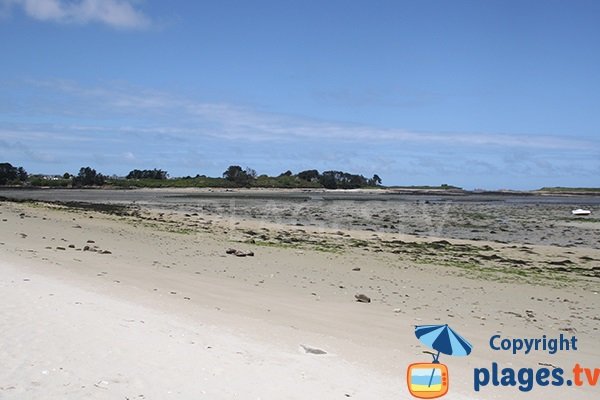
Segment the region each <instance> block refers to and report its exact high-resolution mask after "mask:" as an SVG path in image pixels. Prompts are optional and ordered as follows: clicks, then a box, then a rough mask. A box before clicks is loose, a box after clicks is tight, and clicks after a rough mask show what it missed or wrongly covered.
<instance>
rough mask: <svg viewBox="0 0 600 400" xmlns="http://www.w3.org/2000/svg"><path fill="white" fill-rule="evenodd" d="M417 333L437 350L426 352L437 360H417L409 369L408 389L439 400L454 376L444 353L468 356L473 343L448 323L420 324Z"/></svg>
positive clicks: (418, 395) (416, 395)
mask: <svg viewBox="0 0 600 400" xmlns="http://www.w3.org/2000/svg"><path fill="white" fill-rule="evenodd" d="M415 335H416V336H417V339H419V340H420V341H421V343H423V344H424V345H426V346H427V347H429V348H431V349H433V350H435V351H437V353H434V352H430V351H426V352H425V353H428V354H431V355H432V356H433V361H432V362H430V363H428V362H421V363H414V364H410V365H409V366H408V370H407V371H406V383H407V385H408V391H409V392H410V394H411V395H412V396H413V397H417V398H419V399H435V398H437V397H442V396H444V395H445V394H446V393H448V388H449V387H450V376H449V375H448V367H447V366H446V365H444V364H441V363H440V361H439V358H440V353H442V354H447V355H451V356H468V355H469V354H470V353H471V350H472V349H473V346H472V345H471V344H470V343H469V342H467V340H466V339H465V338H463V337H462V336H460V335H459V334H458V333H456V332H455V331H454V330H453V329H452V328H450V327H449V326H448V324H446V325H417V326H415Z"/></svg>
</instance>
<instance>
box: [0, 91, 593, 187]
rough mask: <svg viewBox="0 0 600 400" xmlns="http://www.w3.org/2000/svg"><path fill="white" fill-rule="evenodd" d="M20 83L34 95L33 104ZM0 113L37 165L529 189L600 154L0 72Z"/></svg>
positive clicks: (9, 135) (577, 170)
mask: <svg viewBox="0 0 600 400" xmlns="http://www.w3.org/2000/svg"><path fill="white" fill-rule="evenodd" d="M22 93H35V97H34V98H35V102H34V101H32V100H31V99H32V96H29V95H27V96H25V97H23V95H22ZM0 115H2V118H1V119H0V159H4V160H15V158H16V160H17V161H18V160H24V161H23V162H21V164H23V165H25V166H29V165H30V164H31V163H32V162H36V163H37V166H36V165H35V164H34V167H35V168H36V169H37V170H39V171H46V169H54V168H60V169H64V170H66V171H72V170H75V169H77V168H79V167H80V166H82V165H87V164H89V163H94V165H95V166H96V167H98V168H101V169H102V171H103V172H105V173H119V174H124V173H127V171H128V170H130V169H133V168H140V167H144V168H153V167H160V168H165V169H167V170H168V171H169V172H170V173H171V174H172V175H173V176H177V175H188V174H191V175H195V174H196V173H205V174H209V175H210V174H213V175H214V174H216V175H219V174H221V173H222V171H223V169H224V168H225V167H226V166H227V165H229V164H233V163H235V164H241V165H249V166H252V167H254V168H256V169H257V170H258V171H260V172H261V173H262V172H264V173H280V172H282V171H280V169H288V168H290V169H292V170H294V171H299V170H302V169H307V168H317V169H320V170H325V169H332V168H334V169H344V170H348V171H354V172H359V173H364V174H372V173H378V174H380V175H383V176H384V179H386V181H385V183H387V184H393V183H398V184H400V183H402V184H422V183H437V184H439V183H453V184H459V185H466V186H468V185H472V186H471V187H476V186H479V187H490V184H489V183H488V182H490V181H491V179H493V182H494V185H498V186H494V187H499V186H500V187H531V186H528V185H531V183H530V182H532V181H534V180H535V182H542V183H541V184H544V185H547V184H563V185H565V184H577V183H578V184H579V185H589V183H588V182H589V181H591V180H594V179H595V176H597V171H598V168H599V164H598V163H599V160H600V140H598V139H594V138H583V137H578V136H577V135H573V136H571V137H568V136H556V135H528V134H508V133H493V132H492V133H490V132H434V131H411V130H405V129H401V128H398V127H387V128H384V127H378V126H373V125H367V124H362V125H361V124H355V123H347V122H343V121H341V122H340V121H327V120H319V119H315V118H310V117H306V116H298V115H289V114H282V113H276V112H272V111H270V110H263V109H259V108H253V107H249V106H242V105H239V104H230V103H225V102H210V101H203V100H202V99H196V98H191V97H189V96H183V95H180V94H177V93H172V92H167V91H159V90H154V89H148V88H139V87H133V86H131V85H128V84H127V83H124V82H114V83H104V84H99V85H93V86H88V85H81V84H78V83H77V82H73V81H65V80H41V81H36V80H31V81H20V82H17V81H11V82H7V81H0ZM45 164H48V168H46V167H44V165H45ZM58 172H61V173H62V172H64V171H60V170H59V171H58ZM574 179H575V180H574ZM575 182H577V183H575ZM541 184H540V185H541ZM540 185H535V186H533V187H536V186H540Z"/></svg>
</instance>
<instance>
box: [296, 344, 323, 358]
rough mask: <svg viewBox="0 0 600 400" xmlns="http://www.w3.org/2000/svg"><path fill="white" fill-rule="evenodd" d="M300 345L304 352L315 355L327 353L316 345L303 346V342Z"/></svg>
mask: <svg viewBox="0 0 600 400" xmlns="http://www.w3.org/2000/svg"><path fill="white" fill-rule="evenodd" d="M300 347H302V350H304V352H305V353H306V354H317V355H322V354H327V352H326V351H325V350H321V349H317V348H316V347H309V346H305V345H303V344H301V345H300Z"/></svg>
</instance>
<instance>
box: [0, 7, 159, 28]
mask: <svg viewBox="0 0 600 400" xmlns="http://www.w3.org/2000/svg"><path fill="white" fill-rule="evenodd" d="M132 3H133V2H132V1H129V0H79V1H65V0H0V4H1V5H2V6H3V8H4V9H7V8H10V7H11V6H17V7H20V8H21V9H22V10H23V11H24V12H25V14H26V15H28V16H29V17H31V18H33V19H37V20H40V21H51V22H59V23H75V24H88V23H92V22H97V23H103V24H106V25H109V26H111V27H114V28H119V29H143V28H147V27H149V26H150V25H151V21H150V18H148V17H147V16H146V15H145V14H143V13H142V12H141V11H139V10H138V9H136V8H135V7H134V6H133V4H132Z"/></svg>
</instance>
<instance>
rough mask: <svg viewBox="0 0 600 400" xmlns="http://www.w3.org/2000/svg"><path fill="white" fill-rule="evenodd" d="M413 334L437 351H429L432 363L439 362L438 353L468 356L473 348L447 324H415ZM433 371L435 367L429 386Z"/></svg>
mask: <svg viewBox="0 0 600 400" xmlns="http://www.w3.org/2000/svg"><path fill="white" fill-rule="evenodd" d="M415 335H416V336H417V339H419V340H420V341H421V343H423V344H424V345H426V346H427V347H430V348H432V349H434V350H436V351H437V354H435V353H431V355H432V356H433V363H434V364H439V358H440V353H443V354H448V355H450V356H468V355H469V354H470V353H471V350H472V349H473V346H472V345H471V343H469V342H467V340H466V339H465V338H463V337H462V336H460V335H459V334H458V333H456V332H455V331H454V330H452V328H450V327H449V326H448V324H445V325H417V326H415ZM434 373H435V369H432V371H431V377H430V378H429V386H431V382H432V381H433V374H434Z"/></svg>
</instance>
